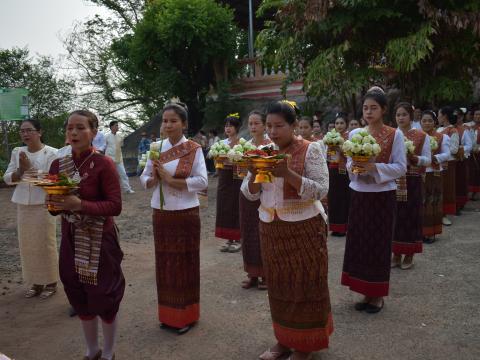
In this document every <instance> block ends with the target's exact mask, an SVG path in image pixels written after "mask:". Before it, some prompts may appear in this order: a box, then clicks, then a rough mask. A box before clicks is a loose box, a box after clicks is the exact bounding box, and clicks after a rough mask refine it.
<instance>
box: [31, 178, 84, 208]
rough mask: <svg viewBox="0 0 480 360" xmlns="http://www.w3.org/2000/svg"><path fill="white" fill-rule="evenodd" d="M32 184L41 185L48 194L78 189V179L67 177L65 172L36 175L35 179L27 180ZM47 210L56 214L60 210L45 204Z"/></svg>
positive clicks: (66, 193) (65, 192)
mask: <svg viewBox="0 0 480 360" xmlns="http://www.w3.org/2000/svg"><path fill="white" fill-rule="evenodd" d="M28 182H31V183H33V185H35V186H38V187H41V188H42V189H43V190H44V191H45V192H46V193H47V194H48V195H69V194H71V193H72V192H74V191H75V190H77V189H78V184H79V181H77V180H74V179H72V178H70V177H68V175H67V174H63V173H61V174H58V175H50V174H47V175H46V176H44V177H41V176H38V177H37V179H33V180H31V181H28ZM47 209H48V212H49V213H50V214H52V215H58V214H59V213H60V212H61V210H60V209H57V208H56V207H54V206H53V205H48V206H47Z"/></svg>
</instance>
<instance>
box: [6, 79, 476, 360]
mask: <svg viewBox="0 0 480 360" xmlns="http://www.w3.org/2000/svg"><path fill="white" fill-rule="evenodd" d="M362 110H363V111H362V118H361V119H359V120H356V119H348V116H347V114H344V113H339V114H337V116H336V117H335V121H334V122H332V123H330V124H329V131H332V130H333V129H335V131H336V132H338V133H340V135H341V136H342V137H343V139H344V140H347V139H352V138H354V137H355V136H356V135H357V134H359V132H361V131H362V130H367V132H368V133H369V134H370V135H371V136H372V137H373V138H374V139H375V140H376V142H377V143H378V145H379V146H380V149H381V150H380V152H379V154H378V155H377V156H376V157H373V158H372V159H371V160H370V161H369V162H358V161H357V160H355V159H353V158H352V157H351V156H347V155H346V154H345V153H344V152H343V151H342V149H341V147H337V148H330V147H329V148H328V149H327V147H326V146H325V144H324V142H323V140H322V138H323V131H322V126H321V125H322V124H321V122H320V121H319V120H318V119H311V118H309V117H301V116H300V114H299V109H298V107H297V106H296V105H295V104H294V103H292V102H289V101H276V102H272V103H271V104H269V106H268V107H267V109H266V111H265V113H264V112H261V111H258V110H254V111H252V112H251V113H250V114H249V115H248V129H249V133H250V136H251V140H250V142H251V143H252V144H253V145H255V146H265V145H269V144H270V145H274V146H275V147H276V148H277V149H278V151H279V153H281V154H286V159H285V160H283V161H280V162H278V164H276V165H275V166H273V167H272V168H271V169H270V171H271V173H272V174H273V179H272V182H270V183H257V182H255V178H256V175H257V169H256V168H255V167H253V166H250V167H249V169H248V170H249V171H248V174H247V175H246V176H245V177H244V178H243V179H242V178H241V177H239V176H238V174H239V173H238V169H237V168H236V165H235V164H233V163H225V164H223V165H222V167H221V168H218V169H216V174H217V176H218V186H217V206H216V223H215V236H216V237H218V238H220V239H222V240H225V241H226V242H225V243H224V244H222V246H221V247H220V251H222V252H232V253H234V252H239V251H240V250H241V251H242V256H243V262H244V270H245V272H246V274H247V278H246V280H245V281H243V282H242V284H241V286H242V287H243V288H245V289H250V288H258V289H260V290H266V291H267V292H268V301H269V303H270V312H271V318H272V324H273V330H274V335H275V338H276V343H275V344H273V345H272V346H271V347H269V348H268V349H267V350H266V351H265V352H264V353H262V354H261V355H260V359H262V360H274V359H280V358H284V357H288V359H291V360H299V359H300V360H303V359H310V358H311V356H312V353H313V352H316V351H319V350H322V349H325V348H327V347H328V344H329V337H330V335H331V334H332V332H333V318H332V310H331V303H330V295H329V289H328V251H327V237H328V232H329V231H331V234H332V235H333V236H346V243H345V254H344V262H343V271H342V276H341V283H342V285H345V286H347V287H348V288H349V289H350V290H352V291H354V292H356V293H359V294H360V295H361V296H362V297H361V298H359V301H358V302H356V303H355V304H354V305H353V307H354V308H355V309H356V310H357V311H362V312H365V313H368V314H375V313H378V312H380V311H381V310H382V309H383V307H384V304H385V297H386V296H388V294H389V287H390V271H391V268H394V267H399V268H401V269H404V270H407V269H411V268H412V267H413V265H414V262H413V257H414V255H415V254H419V253H421V252H422V251H423V244H424V243H433V242H434V241H435V239H436V238H437V237H438V235H440V234H441V233H442V226H444V225H445V226H449V225H451V222H452V218H449V216H451V215H460V214H461V210H462V209H463V207H464V206H465V204H466V202H467V201H468V200H469V197H468V196H469V192H470V199H472V200H475V195H476V193H478V192H480V159H479V150H480V110H475V111H473V112H470V111H468V112H465V111H463V110H462V109H456V108H452V107H449V106H447V107H444V108H442V109H441V110H440V111H439V114H438V116H437V114H436V113H435V112H434V111H432V110H426V111H420V110H419V109H414V108H413V107H412V106H411V105H410V104H408V103H404V102H402V103H398V104H397V105H396V107H395V109H394V114H395V122H396V128H395V127H390V126H387V125H386V124H385V122H384V121H385V117H386V114H387V97H386V95H385V93H384V92H383V91H382V90H381V89H379V88H373V89H371V90H369V91H368V92H367V94H366V95H365V97H364V99H363V103H362ZM161 115H162V125H161V133H162V137H161V138H160V139H155V140H158V141H150V140H149V139H148V138H147V136H146V135H147V134H146V133H145V134H143V135H144V136H142V140H141V142H140V144H139V153H140V155H142V154H143V153H146V151H148V150H149V149H151V148H152V146H153V144H155V147H156V148H158V150H159V158H158V159H155V160H152V159H151V158H149V159H148V161H147V162H146V166H145V168H144V169H143V170H141V174H140V182H141V184H142V186H143V187H144V188H145V189H150V190H151V191H152V198H151V207H152V212H153V215H152V227H153V238H154V239H153V240H154V247H155V272H156V283H157V300H158V301H157V303H158V307H157V312H158V319H159V322H160V324H161V328H162V329H165V330H168V331H174V332H176V333H178V334H185V333H187V332H188V331H189V330H190V329H191V328H192V326H194V325H195V323H197V322H198V320H199V318H200V256H199V252H200V246H199V245H200V229H201V217H200V211H199V200H198V193H201V192H203V191H205V189H206V188H207V185H208V172H212V173H213V172H214V171H215V169H214V163H213V162H210V161H209V160H208V159H207V161H206V159H205V155H206V149H208V147H210V146H211V145H213V143H215V142H217V141H220V140H219V139H218V136H217V134H216V133H211V134H210V135H211V136H210V139H208V138H207V137H206V135H205V134H203V133H201V134H200V135H199V136H198V138H197V139H195V140H196V141H192V140H188V139H187V138H186V137H185V136H184V132H185V129H186V128H187V126H188V109H187V107H186V106H185V105H184V104H182V103H168V104H167V105H166V106H165V107H164V108H163V110H162V114H161ZM466 117H467V118H466ZM470 117H471V118H470ZM241 125H242V123H241V119H240V117H239V116H236V115H231V116H228V117H227V118H226V119H225V124H224V131H225V136H226V138H225V139H224V140H221V141H223V142H224V143H225V144H226V145H228V146H229V147H231V148H232V147H234V146H235V145H236V144H238V143H239V140H240V137H239V132H240V128H241ZM110 129H111V133H110V134H109V135H107V136H106V137H105V139H104V142H105V147H102V146H103V145H102V144H103V140H102V139H98V138H97V137H98V134H99V131H98V119H97V117H96V116H95V114H93V113H91V112H89V111H85V110H77V111H74V112H72V113H71V114H70V115H69V117H68V119H67V121H66V123H65V131H66V138H67V141H68V144H69V145H68V146H69V150H68V151H63V152H61V155H58V153H57V151H56V149H53V148H51V147H49V146H48V145H45V144H43V143H42V139H41V135H42V132H41V125H40V123H39V122H38V121H36V120H31V119H29V120H25V121H23V122H22V124H21V126H20V135H21V138H22V141H23V143H24V144H25V146H22V147H19V148H16V149H14V151H13V152H12V157H11V162H10V164H9V167H8V169H7V172H6V174H5V176H4V179H5V181H6V182H7V183H10V184H18V185H17V186H16V189H15V191H14V194H13V198H12V201H13V202H15V203H17V212H18V237H19V244H20V253H21V261H22V271H23V277H24V281H25V282H26V283H28V284H31V285H32V286H31V288H29V289H28V291H27V293H26V296H27V297H29V298H30V297H35V296H37V295H38V296H40V297H42V298H48V297H49V296H51V295H53V294H54V293H55V291H56V287H57V282H58V280H59V278H60V280H61V281H62V283H63V286H64V289H65V292H66V294H67V297H68V300H69V302H70V304H71V305H72V307H73V308H74V309H75V312H76V313H77V314H78V317H79V318H80V320H81V324H82V329H83V333H84V338H85V343H86V347H87V350H86V353H85V358H84V359H85V360H92V359H96V360H98V359H107V360H111V359H114V358H115V354H114V343H115V334H116V331H117V327H118V319H117V313H118V310H119V307H120V303H121V301H122V298H123V295H124V290H125V280H124V277H123V273H122V268H121V262H122V258H123V253H122V250H121V248H120V244H119V241H118V229H117V227H116V225H115V221H114V217H115V216H118V215H119V214H120V213H121V210H122V197H121V193H122V190H123V191H124V192H127V193H128V192H133V190H131V188H130V185H129V183H128V177H127V176H126V173H125V169H124V167H123V159H122V156H121V140H120V139H118V138H117V135H116V134H117V131H118V123H116V122H112V123H110ZM406 139H408V140H410V141H411V142H412V143H413V147H414V148H413V151H412V152H408V151H406V145H405V140H406ZM432 139H435V141H433V140H432ZM96 141H97V142H96ZM433 144H436V147H435V146H434V145H433ZM119 149H120V150H119ZM103 153H105V156H104V155H103ZM353 168H355V169H357V170H358V169H360V170H361V171H353V170H352V169H353ZM207 169H208V171H207ZM38 170H41V171H44V172H49V173H50V174H59V173H63V174H66V175H68V176H70V177H71V176H74V175H75V174H77V175H79V177H80V179H81V181H80V183H79V188H78V190H77V191H76V192H75V193H73V194H70V195H48V196H47V197H46V196H45V194H44V193H43V192H42V190H41V189H39V188H36V187H35V186H32V185H31V184H29V183H25V182H22V178H23V177H24V175H25V174H27V173H28V172H32V171H34V172H35V171H38ZM45 204H48V205H52V206H55V207H56V208H57V209H60V211H61V230H62V231H61V234H62V235H61V246H60V252H59V260H58V258H57V256H58V255H57V250H56V240H55V226H56V224H55V218H54V217H53V216H51V215H50V214H49V213H48V212H47V210H46V209H45V206H44V205H45ZM39 228H42V229H44V231H43V232H39V231H38V229H39ZM57 261H58V262H59V266H58V267H57ZM58 269H59V271H58ZM98 319H100V320H101V324H102V329H103V338H104V343H103V346H102V349H100V346H99V342H98ZM207 321H208V320H207Z"/></svg>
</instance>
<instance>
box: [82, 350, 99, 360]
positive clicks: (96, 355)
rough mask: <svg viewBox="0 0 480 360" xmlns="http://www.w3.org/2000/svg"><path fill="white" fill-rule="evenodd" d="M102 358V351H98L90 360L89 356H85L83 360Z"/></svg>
mask: <svg viewBox="0 0 480 360" xmlns="http://www.w3.org/2000/svg"><path fill="white" fill-rule="evenodd" d="M100 356H102V350H98V352H97V353H96V354H95V356H94V357H92V358H89V357H88V356H84V357H83V360H98V359H100Z"/></svg>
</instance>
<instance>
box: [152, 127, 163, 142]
mask: <svg viewBox="0 0 480 360" xmlns="http://www.w3.org/2000/svg"><path fill="white" fill-rule="evenodd" d="M160 137H162V131H161V128H160ZM155 141H157V134H155V133H151V134H150V143H152V142H155Z"/></svg>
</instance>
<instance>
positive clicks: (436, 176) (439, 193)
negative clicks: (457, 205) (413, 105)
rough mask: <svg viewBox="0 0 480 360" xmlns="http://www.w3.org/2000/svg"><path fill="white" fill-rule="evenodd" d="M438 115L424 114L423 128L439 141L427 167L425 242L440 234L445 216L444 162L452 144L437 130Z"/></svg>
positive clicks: (424, 211) (430, 241) (433, 240)
mask: <svg viewBox="0 0 480 360" xmlns="http://www.w3.org/2000/svg"><path fill="white" fill-rule="evenodd" d="M437 122H438V120H437V115H436V114H435V113H434V112H433V111H431V110H427V111H424V112H423V115H422V130H423V131H425V133H427V135H428V136H430V137H431V138H434V139H435V141H436V142H437V149H433V148H432V161H431V164H430V166H428V167H427V169H426V176H425V186H424V187H425V191H424V193H425V195H424V202H423V204H424V205H423V242H424V243H425V244H432V243H434V242H435V240H436V239H435V237H436V236H437V235H440V234H441V233H442V231H443V229H442V217H443V177H442V170H443V164H444V163H446V162H447V161H448V158H449V157H450V144H449V140H450V139H449V137H448V136H447V135H443V134H440V133H439V132H437V131H436V129H435V127H436V125H437Z"/></svg>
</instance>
